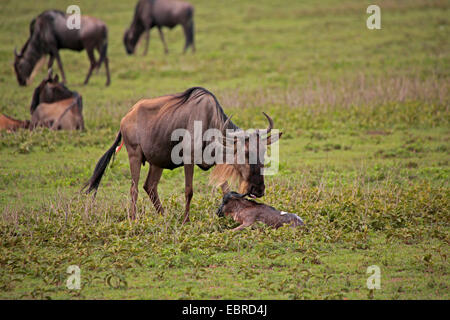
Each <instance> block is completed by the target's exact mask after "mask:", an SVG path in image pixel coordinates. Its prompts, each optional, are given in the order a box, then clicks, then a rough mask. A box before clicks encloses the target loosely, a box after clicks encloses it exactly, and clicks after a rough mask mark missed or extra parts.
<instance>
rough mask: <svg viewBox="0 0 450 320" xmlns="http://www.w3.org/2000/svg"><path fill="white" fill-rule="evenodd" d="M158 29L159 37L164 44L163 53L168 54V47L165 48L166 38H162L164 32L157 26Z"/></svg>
mask: <svg viewBox="0 0 450 320" xmlns="http://www.w3.org/2000/svg"><path fill="white" fill-rule="evenodd" d="M158 31H159V37H160V38H161V41H162V43H163V45H164V53H165V54H168V53H169V49H168V48H167V43H166V40H165V39H164V33H163V31H162V28H161V27H158Z"/></svg>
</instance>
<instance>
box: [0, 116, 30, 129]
mask: <svg viewBox="0 0 450 320" xmlns="http://www.w3.org/2000/svg"><path fill="white" fill-rule="evenodd" d="M29 127H30V121H29V120H25V121H24V120H17V119H14V118H11V117H8V116H6V115H4V114H1V113H0V130H6V131H16V130H17V129H20V128H23V129H28V128H29Z"/></svg>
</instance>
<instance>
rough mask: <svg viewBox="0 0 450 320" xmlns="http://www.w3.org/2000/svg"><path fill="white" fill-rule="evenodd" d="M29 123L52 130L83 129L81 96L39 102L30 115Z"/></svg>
mask: <svg viewBox="0 0 450 320" xmlns="http://www.w3.org/2000/svg"><path fill="white" fill-rule="evenodd" d="M31 125H32V127H33V128H34V127H37V126H44V127H48V128H50V129H52V130H84V120H83V114H82V101H81V97H80V96H77V97H73V98H69V99H65V100H61V101H58V102H53V103H41V104H39V106H38V107H37V108H36V110H35V111H34V112H33V114H32V116H31Z"/></svg>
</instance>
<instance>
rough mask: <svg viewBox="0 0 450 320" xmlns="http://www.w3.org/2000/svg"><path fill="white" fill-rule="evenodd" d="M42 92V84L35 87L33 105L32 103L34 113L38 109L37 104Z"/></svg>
mask: <svg viewBox="0 0 450 320" xmlns="http://www.w3.org/2000/svg"><path fill="white" fill-rule="evenodd" d="M40 93H41V86H40V85H39V86H37V87H36V89H34V93H33V98H32V99H31V105H30V113H31V114H33V112H34V110H36V108H37V106H38V105H39V95H40Z"/></svg>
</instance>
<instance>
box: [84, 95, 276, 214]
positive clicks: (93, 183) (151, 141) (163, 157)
mask: <svg viewBox="0 0 450 320" xmlns="http://www.w3.org/2000/svg"><path fill="white" fill-rule="evenodd" d="M264 115H265V116H266V117H267V120H268V121H269V127H268V129H267V131H265V133H266V134H267V135H266V136H265V137H263V136H262V134H259V132H258V131H257V132H255V133H252V134H251V135H252V136H248V137H247V136H246V137H245V139H246V140H245V141H246V144H245V145H244V147H245V150H244V151H245V163H243V164H239V161H235V160H236V158H235V157H237V153H236V154H234V155H233V157H234V159H233V161H234V162H233V163H229V162H228V161H227V162H226V163H216V162H214V163H209V164H208V163H206V162H205V161H203V159H202V161H201V163H199V162H197V163H195V162H194V161H191V162H190V163H187V162H186V163H185V161H182V162H181V163H178V164H177V163H174V161H173V160H172V150H173V149H174V147H175V146H176V145H177V144H178V142H177V141H173V140H172V134H173V132H174V130H175V129H185V130H187V131H188V132H189V133H190V135H191V136H195V131H194V126H195V124H194V122H196V123H197V124H198V122H197V121H200V123H201V126H202V128H201V130H202V133H201V135H202V136H203V133H204V132H205V131H206V130H208V129H216V130H220V132H221V133H223V132H224V131H225V130H226V129H232V130H239V131H238V132H244V131H242V130H240V129H239V128H238V127H237V126H236V125H235V124H233V122H231V121H230V118H228V117H227V115H226V114H225V113H224V111H223V109H222V107H221V106H220V104H219V102H218V100H217V98H216V97H215V96H214V95H213V94H212V93H211V92H209V91H208V90H206V89H204V88H200V87H194V88H190V89H188V90H186V91H185V92H183V93H180V94H176V95H167V96H162V97H158V98H154V99H143V100H140V101H138V102H137V103H136V104H135V105H134V106H133V107H132V108H131V110H130V111H129V112H128V114H127V115H126V116H125V117H123V118H122V121H121V122H120V131H119V133H118V135H117V138H116V140H115V141H114V144H113V145H112V146H111V148H110V149H109V150H108V151H106V153H105V154H104V155H103V156H102V157H101V158H100V160H99V161H98V163H97V165H96V167H95V169H94V173H93V175H92V177H91V178H90V180H89V181H88V182H87V183H86V185H85V187H87V186H89V188H88V190H87V192H91V191H93V190H95V192H96V191H97V189H98V186H99V184H100V181H101V178H102V176H103V174H104V173H105V169H106V167H107V166H108V163H109V162H110V161H111V157H112V156H113V155H114V152H115V150H116V148H117V146H118V145H119V144H120V142H121V140H122V137H123V140H124V143H125V146H126V148H127V152H128V158H129V162H130V170H131V177H132V184H131V189H130V194H131V201H132V206H131V212H130V217H131V219H134V218H135V214H136V200H137V197H138V189H137V186H138V182H139V174H140V171H141V165H142V164H145V162H148V163H149V165H150V169H149V173H148V176H147V180H146V181H145V184H144V189H145V191H146V192H147V194H148V195H149V197H150V200H151V201H152V202H153V205H154V206H155V208H156V210H157V211H158V212H160V213H163V212H164V210H163V208H162V205H161V202H160V200H159V196H158V191H157V186H158V182H159V180H160V178H161V174H162V171H163V169H170V170H172V169H175V168H177V167H181V166H184V174H185V197H186V207H185V214H184V220H183V223H185V222H186V221H189V207H190V202H191V199H192V195H193V188H192V180H193V174H194V164H193V163H195V164H197V165H198V166H199V167H200V168H201V169H202V170H208V169H210V168H211V167H213V166H214V165H216V167H215V168H214V170H213V173H212V175H211V178H212V179H213V180H215V181H216V185H220V186H221V187H222V190H223V191H224V192H225V191H228V186H227V182H226V181H227V180H228V178H237V179H238V180H239V183H240V190H241V191H242V192H243V193H248V194H250V195H251V196H253V197H262V196H263V195H264V190H265V185H264V175H263V174H262V171H261V170H262V169H263V167H264V152H265V145H266V144H267V145H270V144H271V143H273V142H275V141H276V140H278V138H279V136H278V135H274V138H273V139H272V136H269V133H270V131H271V130H272V128H273V121H272V119H271V118H270V117H269V116H267V115H266V114H264ZM250 138H251V139H253V141H255V138H256V139H257V146H258V147H256V148H255V147H252V148H251V147H249V144H248V141H250V140H249V139H250ZM193 139H194V138H192V140H193ZM227 139H228V138H227ZM183 142H184V140H183ZM260 142H262V143H260ZM211 143H213V142H209V143H208V142H202V143H201V144H200V146H201V152H203V151H204V150H205V148H206V147H207V146H209V145H210V144H211ZM265 143H266V144H265ZM221 145H222V144H221ZM227 148H228V146H227ZM233 150H234V147H233ZM192 152H193V151H192ZM202 154H203V153H202ZM183 156H184V155H183ZM189 156H190V157H191V159H192V156H193V154H192V153H191V154H190V155H189ZM194 157H195V155H194ZM250 157H252V158H253V159H255V157H256V159H257V161H253V162H256V163H254V164H251V163H250V162H249V159H250Z"/></svg>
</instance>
